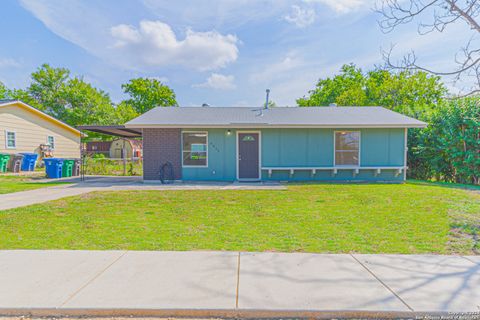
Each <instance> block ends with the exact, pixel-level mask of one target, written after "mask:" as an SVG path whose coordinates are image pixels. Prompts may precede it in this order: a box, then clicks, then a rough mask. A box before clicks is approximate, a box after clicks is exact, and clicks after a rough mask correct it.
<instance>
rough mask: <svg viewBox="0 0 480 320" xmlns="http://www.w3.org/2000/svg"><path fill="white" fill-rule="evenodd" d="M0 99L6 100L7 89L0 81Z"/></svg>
mask: <svg viewBox="0 0 480 320" xmlns="http://www.w3.org/2000/svg"><path fill="white" fill-rule="evenodd" d="M0 99H8V89H7V87H6V86H5V85H4V84H3V82H1V81H0Z"/></svg>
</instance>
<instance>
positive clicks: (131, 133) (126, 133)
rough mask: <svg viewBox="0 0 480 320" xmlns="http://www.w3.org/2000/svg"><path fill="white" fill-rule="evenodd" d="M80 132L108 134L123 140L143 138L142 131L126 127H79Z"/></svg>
mask: <svg viewBox="0 0 480 320" xmlns="http://www.w3.org/2000/svg"><path fill="white" fill-rule="evenodd" d="M77 128H78V129H79V130H82V131H84V130H86V131H92V132H97V133H101V134H108V135H110V136H115V137H122V138H136V137H141V136H142V130H141V129H133V128H125V126H124V125H115V126H78V127H77Z"/></svg>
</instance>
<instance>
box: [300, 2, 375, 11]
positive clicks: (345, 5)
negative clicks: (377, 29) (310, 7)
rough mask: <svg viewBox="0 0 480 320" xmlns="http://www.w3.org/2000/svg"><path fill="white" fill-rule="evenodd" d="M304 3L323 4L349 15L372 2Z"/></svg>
mask: <svg viewBox="0 0 480 320" xmlns="http://www.w3.org/2000/svg"><path fill="white" fill-rule="evenodd" d="M305 2H307V3H320V4H324V5H326V6H327V7H329V8H330V9H332V10H334V11H335V12H337V13H340V14H344V13H349V12H352V11H355V10H358V9H360V8H361V7H367V6H369V5H370V4H372V3H373V1H372V0H305Z"/></svg>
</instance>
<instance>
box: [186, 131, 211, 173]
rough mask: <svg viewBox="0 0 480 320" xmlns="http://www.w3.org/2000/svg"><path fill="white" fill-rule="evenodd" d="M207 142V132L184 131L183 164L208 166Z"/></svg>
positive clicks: (187, 165)
mask: <svg viewBox="0 0 480 320" xmlns="http://www.w3.org/2000/svg"><path fill="white" fill-rule="evenodd" d="M207 144H208V133H207V132H202V131H198V132H197V131H195V132H193V131H189V132H182V156H183V157H182V165H183V166H186V167H189V166H195V167H206V166H207V157H208V151H207Z"/></svg>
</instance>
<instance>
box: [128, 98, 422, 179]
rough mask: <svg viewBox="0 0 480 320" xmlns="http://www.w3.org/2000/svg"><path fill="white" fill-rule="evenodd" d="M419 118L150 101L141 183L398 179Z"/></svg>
mask: <svg viewBox="0 0 480 320" xmlns="http://www.w3.org/2000/svg"><path fill="white" fill-rule="evenodd" d="M425 126H426V123H424V122H421V121H418V120H416V119H413V118H410V117H407V116H404V115H402V114H399V113H396V112H393V111H391V110H388V109H385V108H382V107H336V106H333V107H308V108H307V107H273V108H268V109H259V108H246V107H240V108H237V107H230V108H220V107H158V108H154V109H152V110H150V111H148V112H146V113H145V114H143V115H141V116H139V117H137V118H135V119H133V120H131V121H129V122H127V123H126V124H125V127H126V128H135V129H137V130H138V129H141V130H142V136H143V157H144V168H143V178H144V180H145V181H149V180H158V179H159V170H160V167H161V166H162V165H163V164H164V163H166V162H167V161H168V162H170V163H171V164H172V165H173V169H174V176H175V179H179V180H180V179H181V180H220V181H235V180H238V181H258V180H281V181H285V180H286V181H307V180H312V181H322V180H323V181H329V180H337V181H365V180H366V181H403V180H405V177H406V175H405V172H406V170H407V130H408V128H423V127H425Z"/></svg>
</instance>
